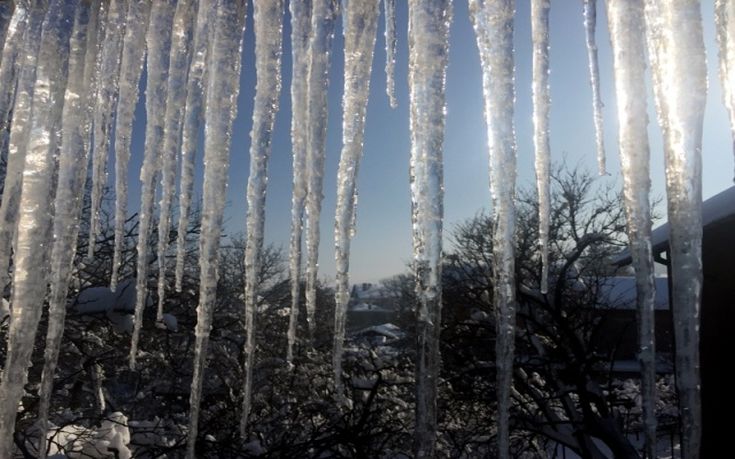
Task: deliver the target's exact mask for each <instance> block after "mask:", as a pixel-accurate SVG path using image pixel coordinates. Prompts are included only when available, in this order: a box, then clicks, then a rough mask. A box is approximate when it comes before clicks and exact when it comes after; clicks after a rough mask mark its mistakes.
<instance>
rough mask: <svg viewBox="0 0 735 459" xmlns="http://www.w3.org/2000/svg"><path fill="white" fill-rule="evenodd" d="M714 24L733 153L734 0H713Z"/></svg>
mask: <svg viewBox="0 0 735 459" xmlns="http://www.w3.org/2000/svg"><path fill="white" fill-rule="evenodd" d="M715 24H716V29H717V45H718V46H719V48H720V49H719V58H720V82H721V84H722V97H723V99H724V102H725V107H727V111H728V113H729V114H730V130H731V131H732V138H733V153H735V2H733V1H731V0H715Z"/></svg>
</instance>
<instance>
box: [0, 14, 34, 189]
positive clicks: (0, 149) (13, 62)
mask: <svg viewBox="0 0 735 459" xmlns="http://www.w3.org/2000/svg"><path fill="white" fill-rule="evenodd" d="M9 4H10V3H9V2H6V3H5V5H9ZM28 8H29V5H28V1H27V0H24V1H19V2H17V5H16V6H15V9H14V10H13V15H12V16H11V17H10V20H9V22H8V24H7V28H6V30H5V32H4V35H3V43H2V54H1V55H0V56H1V57H0V58H1V59H2V60H1V61H0V88H3V90H2V91H0V157H1V158H2V159H5V160H7V155H8V152H7V147H8V131H9V130H8V126H9V124H10V113H11V109H12V107H13V101H14V99H15V79H16V74H17V70H18V66H19V64H20V63H22V61H21V62H19V60H18V51H19V49H20V47H21V46H22V44H23V33H24V32H25V28H26V24H27V23H28V13H29V12H28ZM4 167H5V166H3V168H4ZM4 181H5V170H4V169H3V170H0V184H2V182H4ZM0 196H2V186H0Z"/></svg>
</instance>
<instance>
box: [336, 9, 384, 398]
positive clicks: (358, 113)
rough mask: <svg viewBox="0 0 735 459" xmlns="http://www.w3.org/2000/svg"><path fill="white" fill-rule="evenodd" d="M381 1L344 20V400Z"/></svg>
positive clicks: (340, 266)
mask: <svg viewBox="0 0 735 459" xmlns="http://www.w3.org/2000/svg"><path fill="white" fill-rule="evenodd" d="M379 11H380V4H379V0H367V1H362V2H355V1H350V2H348V3H347V7H346V9H345V11H343V13H342V14H343V17H344V22H345V28H344V31H343V33H344V43H345V44H344V55H345V82H344V92H343V95H342V107H343V114H342V153H341V155H340V159H339V172H338V175H337V212H336V216H335V224H334V246H335V261H336V266H337V285H336V293H335V310H334V351H333V354H332V366H333V369H334V387H335V392H336V394H337V397H338V398H342V397H343V394H342V393H343V386H342V348H343V345H344V336H345V317H346V313H347V303H348V302H349V300H350V277H349V264H350V240H351V238H352V234H353V232H354V225H355V206H356V205H357V203H356V196H357V171H358V169H359V166H360V157H361V156H362V144H363V138H364V134H365V113H366V111H367V102H368V95H369V93H370V70H371V68H372V65H373V50H374V49H375V36H376V33H377V29H378V13H379Z"/></svg>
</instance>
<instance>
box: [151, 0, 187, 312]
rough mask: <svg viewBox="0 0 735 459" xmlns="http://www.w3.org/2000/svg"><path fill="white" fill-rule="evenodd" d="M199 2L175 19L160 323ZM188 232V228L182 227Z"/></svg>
mask: <svg viewBox="0 0 735 459" xmlns="http://www.w3.org/2000/svg"><path fill="white" fill-rule="evenodd" d="M195 12H196V2H195V0H180V1H179V4H178V5H177V7H176V14H175V15H174V23H173V33H172V44H171V58H170V64H169V75H168V95H167V96H168V99H167V101H166V120H165V125H164V136H165V137H164V141H163V164H162V165H161V171H162V192H161V202H160V205H159V208H160V212H161V213H160V217H159V219H158V247H157V249H158V255H157V258H158V309H157V312H156V320H157V321H159V322H160V321H161V320H163V304H164V301H165V299H166V250H167V249H168V238H169V229H170V227H171V202H172V201H173V195H174V190H175V188H176V154H177V153H178V151H179V148H180V146H181V143H180V140H181V127H182V118H183V116H184V111H185V110H186V81H187V76H188V74H189V64H190V61H191V42H192V30H191V28H192V25H193V22H194V13H195ZM179 229H180V231H181V232H184V233H185V232H186V225H185V226H183V227H179Z"/></svg>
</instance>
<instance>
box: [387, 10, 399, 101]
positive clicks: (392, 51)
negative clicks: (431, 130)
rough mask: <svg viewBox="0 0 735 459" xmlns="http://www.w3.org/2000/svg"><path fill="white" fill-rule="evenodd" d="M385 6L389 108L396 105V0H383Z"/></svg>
mask: <svg viewBox="0 0 735 459" xmlns="http://www.w3.org/2000/svg"><path fill="white" fill-rule="evenodd" d="M383 7H384V8H385V92H386V94H388V101H389V102H390V108H396V107H398V101H396V80H395V72H396V70H395V67H396V0H384V3H383Z"/></svg>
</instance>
